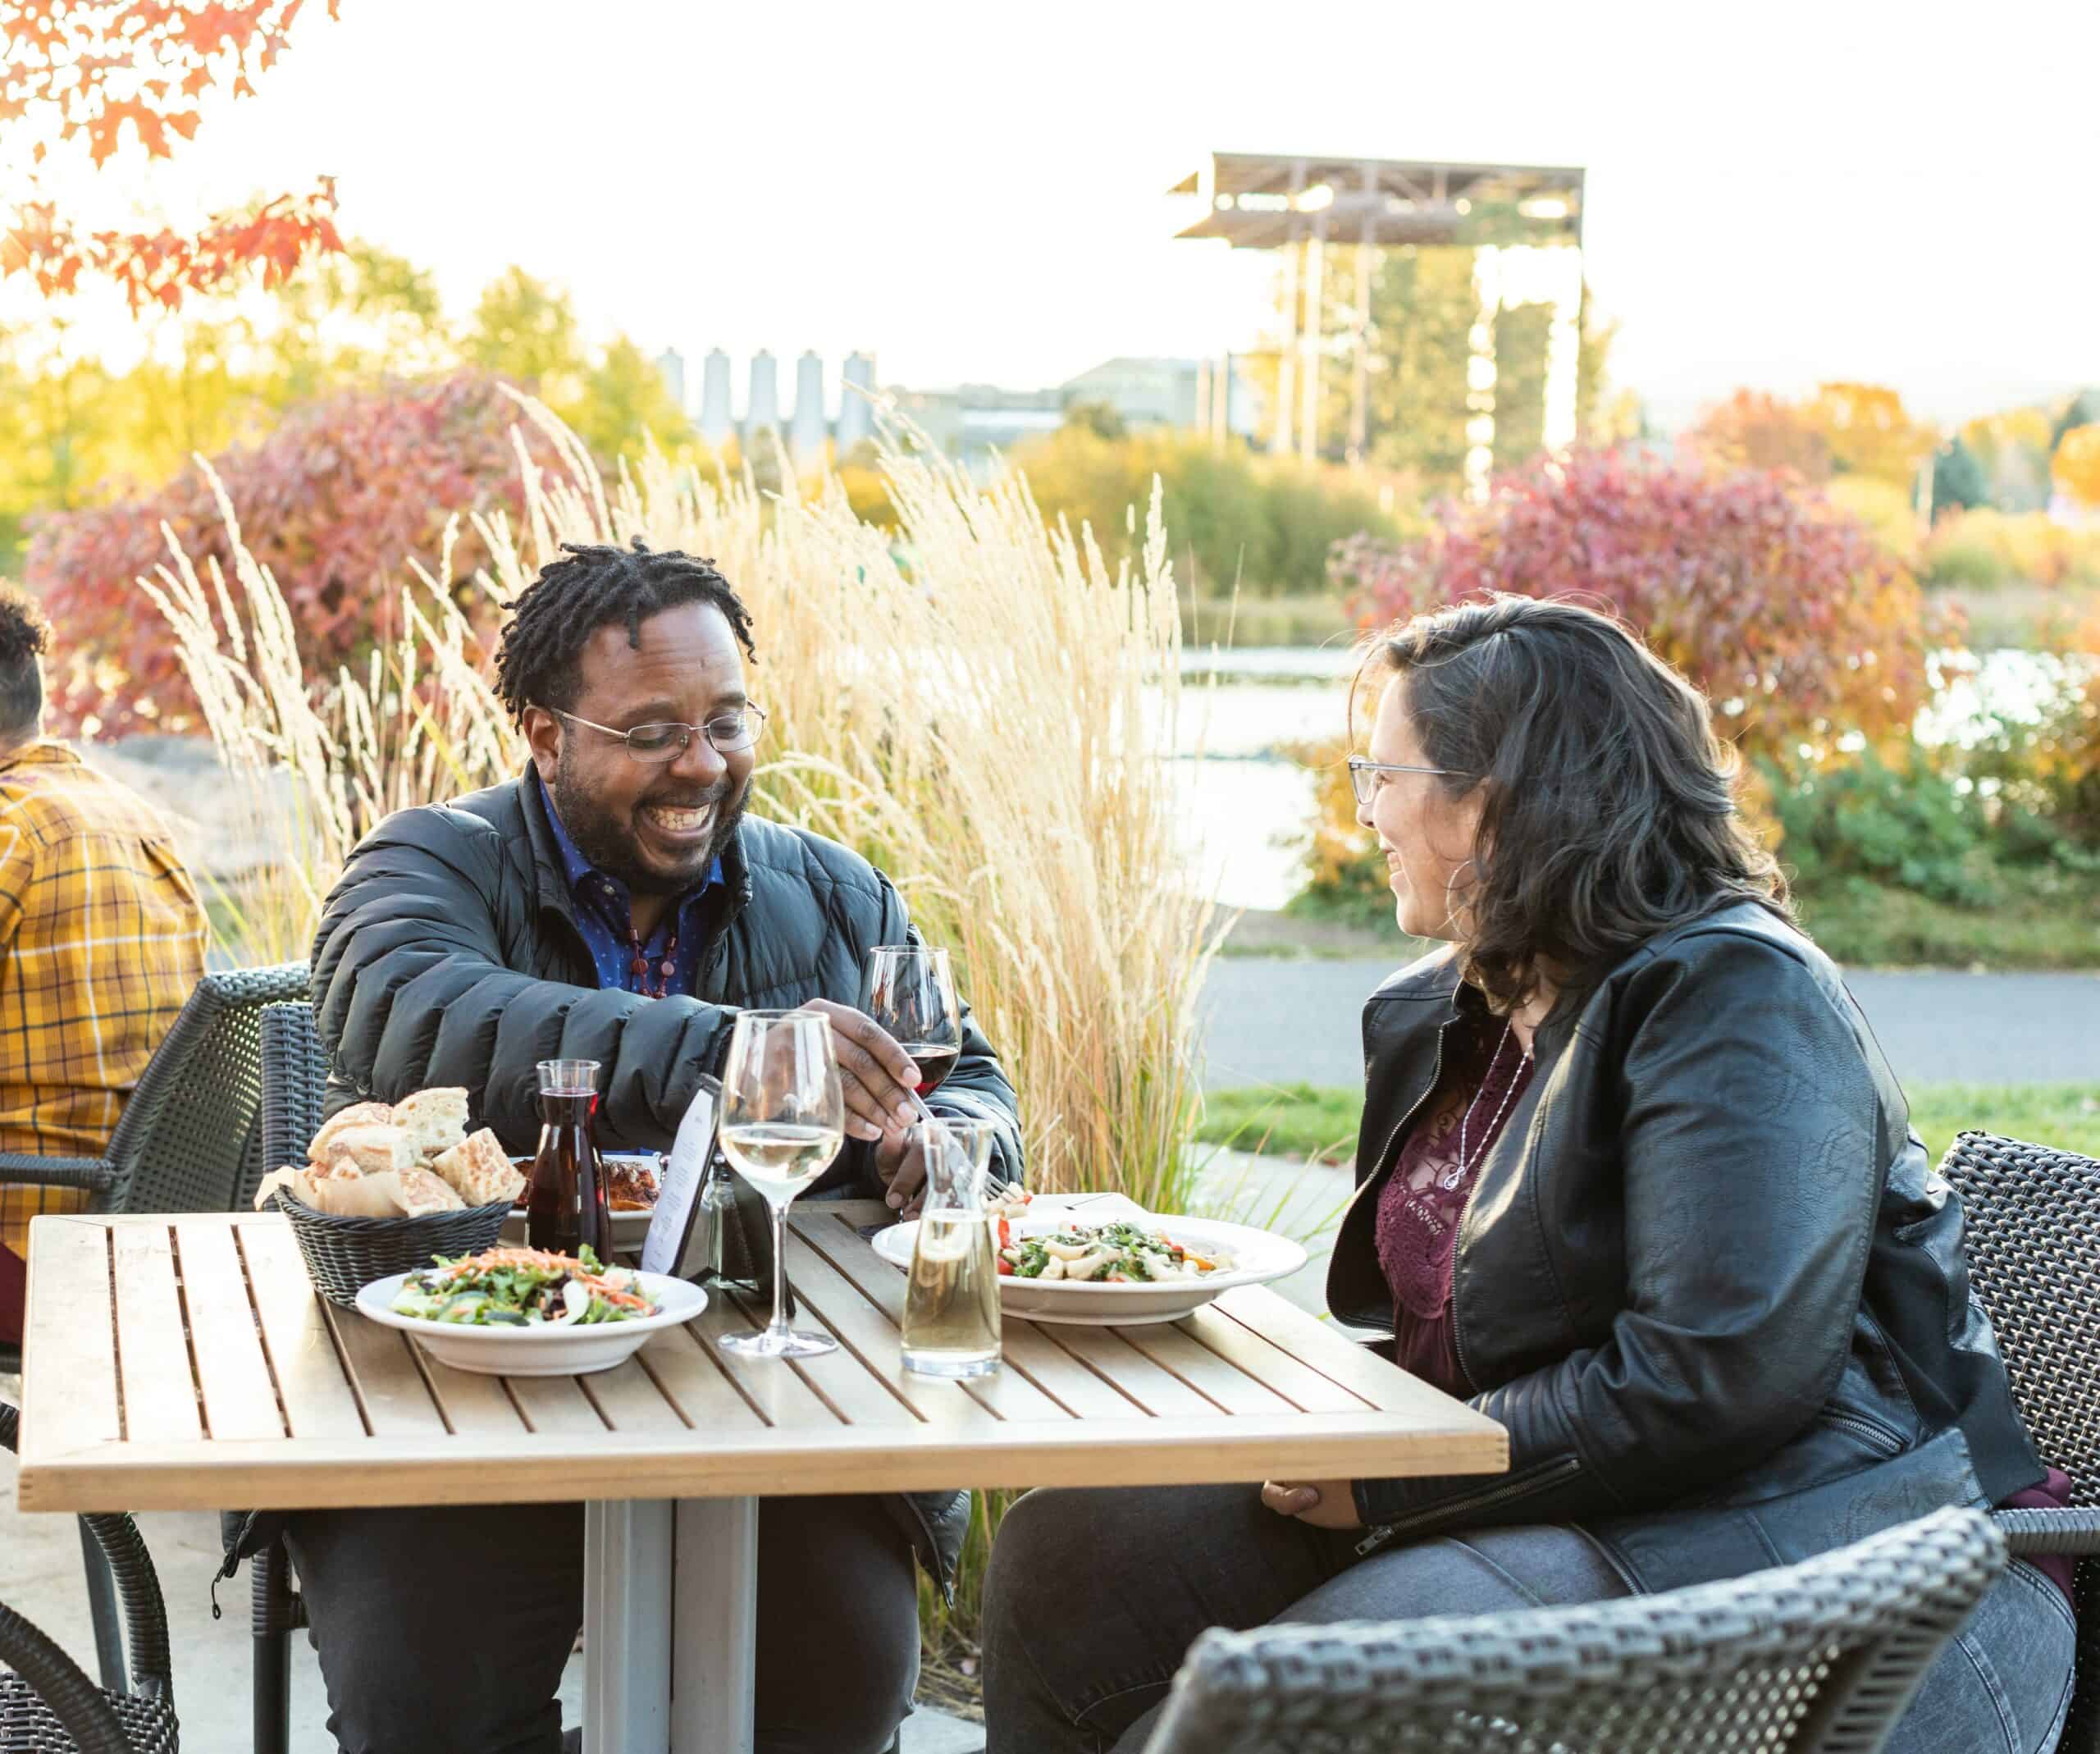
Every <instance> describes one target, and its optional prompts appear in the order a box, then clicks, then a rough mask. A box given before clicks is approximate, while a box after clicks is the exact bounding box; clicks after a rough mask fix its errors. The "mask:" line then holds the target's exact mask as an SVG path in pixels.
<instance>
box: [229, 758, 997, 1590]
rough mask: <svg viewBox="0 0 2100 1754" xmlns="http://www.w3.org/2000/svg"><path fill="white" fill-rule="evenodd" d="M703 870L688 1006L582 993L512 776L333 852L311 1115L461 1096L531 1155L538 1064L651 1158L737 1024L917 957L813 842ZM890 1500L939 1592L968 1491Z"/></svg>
mask: <svg viewBox="0 0 2100 1754" xmlns="http://www.w3.org/2000/svg"><path fill="white" fill-rule="evenodd" d="M722 865H723V875H724V879H725V883H726V885H727V889H728V894H727V898H726V900H725V902H724V907H723V910H722V911H721V912H720V913H719V915H718V916H716V918H715V920H714V930H713V932H712V934H711V935H710V939H709V942H708V946H707V949H706V952H705V955H704V957H703V959H702V962H701V969H700V975H699V982H698V985H699V996H698V997H697V998H685V997H682V996H673V997H671V998H657V999H651V998H641V997H639V996H638V995H637V994H635V993H625V992H621V991H618V990H600V988H599V986H598V982H597V978H596V970H595V967H594V966H593V963H592V962H591V952H590V948H589V947H588V946H587V944H586V943H585V942H584V939H583V935H582V932H581V931H580V930H578V927H577V924H576V912H575V903H574V901H573V898H572V897H571V895H570V893H569V888H568V882H567V880H566V879H565V877H564V873H563V869H562V863H561V856H560V853H559V849H558V848H557V847H556V845H555V840H554V837H553V832H552V829H551V828H550V824H549V823H548V821H547V817H546V807H545V806H544V804H543V803H542V802H541V797H540V788H538V787H537V786H536V785H532V784H530V783H524V782H523V781H518V780H514V781H511V782H509V783H507V784H504V785H500V786H492V787H491V788H489V789H487V790H486V791H484V792H475V793H473V794H472V795H471V796H469V797H463V798H459V799H458V800H456V801H454V802H452V803H450V804H446V805H439V806H427V807H424V808H422V809H417V810H407V811H401V812H399V814H398V815H392V816H390V817H388V818H387V819H386V820H385V821H384V822H382V823H381V824H379V826H378V827H377V828H376V829H373V830H372V833H371V834H368V835H367V836H366V837H365V838H364V839H363V841H362V842H361V843H359V844H358V848H357V850H356V851H355V852H353V853H352V854H351V855H350V858H349V863H348V865H347V866H345V869H344V871H343V876H342V879H341V881H340V882H339V883H338V884H336V888H335V889H334V891H333V892H332V893H331V894H330V896H329V897H328V900H327V903H326V907H325V909H324V911H323V912H322V920H321V925H320V928H319V930H318V932H317V934H316V935H315V939H314V943H313V1009H314V1024H315V1027H316V1029H317V1031H318V1033H319V1035H320V1037H321V1040H322V1045H323V1046H324V1047H325V1048H326V1050H327V1053H328V1070H329V1080H328V1103H327V1106H328V1108H329V1110H330V1112H334V1111H335V1110H336V1109H338V1108H343V1107H344V1106H345V1105H347V1104H348V1103H354V1102H358V1101H360V1100H363V1099H367V1098H372V1097H377V1098H378V1099H381V1100H382V1101H388V1102H392V1101H398V1100H399V1099H400V1098H402V1097H404V1096H406V1095H408V1094H409V1093H410V1092H411V1091H413V1090H418V1089H424V1088H426V1087H429V1086H433V1085H464V1086H465V1087H466V1089H467V1090H468V1093H469V1100H470V1102H471V1103H472V1105H473V1112H474V1117H475V1120H476V1122H477V1125H482V1126H491V1127H493V1128H494V1129H495V1131H496V1132H497V1134H498V1135H500V1137H501V1138H502V1140H503V1142H504V1144H505V1146H507V1147H508V1148H509V1149H511V1150H512V1151H517V1152H523V1151H529V1150H531V1149H532V1147H533V1144H534V1142H535V1141H536V1139H537V1138H538V1135H539V1119H538V1114H537V1107H538V1103H537V1097H536V1089H537V1082H538V1080H537V1075H536V1071H535V1069H534V1068H535V1064H536V1062H538V1061H541V1060H544V1059H557V1058H559V1059H584V1060H596V1061H598V1062H600V1065H601V1067H602V1070H601V1071H600V1079H601V1080H602V1083H601V1088H602V1090H603V1092H604V1101H603V1103H601V1104H600V1108H599V1131H600V1141H599V1142H600V1144H603V1145H606V1146H626V1147H629V1148H634V1147H639V1148H642V1149H652V1150H666V1149H669V1146H670V1144H671V1140H672V1139H673V1136H674V1135H676V1133H677V1131H678V1122H679V1121H681V1120H683V1118H684V1116H685V1112H686V1109H687V1106H688V1105H689V1104H690V1103H692V1097H693V1093H694V1090H695V1089H696V1085H697V1080H698V1079H699V1077H700V1076H701V1074H702V1073H703V1072H710V1071H719V1070H720V1068H721V1061H722V1057H723V1056H724V1054H725V1053H727V1052H728V1041H729V1031H730V1028H731V1026H732V1025H733V1023H734V1022H735V1021H736V1015H737V1010H738V1009H739V1008H742V1007H750V1006H786V1005H796V1004H801V1003H804V1002H805V1001H806V1000H809V999H813V998H828V999H833V1000H836V1001H838V1003H842V1004H847V1005H857V1004H859V1003H861V970H862V967H863V965H864V964H865V961H866V957H867V952H868V951H869V950H870V948H873V947H874V945H877V944H901V943H906V942H911V943H916V942H917V941H918V939H917V934H915V932H914V931H913V930H912V929H911V923H910V921H909V920H908V919H907V918H906V914H905V910H904V904H903V902H902V901H900V900H899V899H898V898H897V891H896V890H895V889H894V888H892V887H891V885H890V882H889V879H888V878H886V877H884V876H883V875H882V873H880V872H879V871H878V870H875V869H874V866H870V864H869V863H868V862H867V861H865V859H863V858H861V856H859V855H858V854H856V853H854V852H850V851H848V850H847V848H846V847H842V846H839V845H838V844H837V843H835V842H833V841H829V840H825V839H824V838H822V837H821V836H819V835H815V834H807V833H805V832H804V831H802V830H801V829H790V828H783V827H782V826H781V825H780V824H778V823H773V822H766V821H763V820H759V819H757V818H753V817H747V818H746V820H745V821H744V823H743V824H742V827H741V828H740V829H738V830H737V835H736V838H735V839H734V840H733V843H731V845H730V847H729V848H728V851H727V852H725V853H724V855H723V860H722ZM962 1024H963V1042H962V1053H961V1055H960V1056H959V1057H957V1059H956V1065H955V1069H954V1071H952V1072H951V1073H950V1074H949V1075H948V1077H947V1080H946V1081H945V1082H944V1083H943V1085H941V1088H940V1089H939V1091H938V1093H937V1094H935V1095H934V1097H933V1098H932V1099H931V1101H930V1106H931V1107H932V1108H934V1109H935V1110H936V1111H938V1112H942V1113H947V1114H958V1115H972V1116H976V1117H979V1118H982V1119H985V1120H989V1121H993V1122H995V1123H997V1124H998V1127H999V1130H1000V1142H999V1144H998V1145H997V1146H996V1147H995V1148H994V1149H995V1162H994V1165H993V1173H994V1175H995V1176H999V1177H1001V1178H1002V1179H1004V1180H1007V1181H1020V1179H1021V1172H1022V1162H1021V1150H1020V1127H1019V1124H1018V1122H1017V1121H1016V1117H1015V1104H1014V1093H1013V1089H1012V1087H1011V1085H1009V1084H1008V1083H1007V1076H1006V1074H1005V1072H1004V1071H1002V1070H1001V1069H1000V1066H999V1062H998V1060H997V1059H996V1058H995V1057H993V1052H992V1048H991V1044H989V1043H988V1042H987V1041H986V1040H985V1039H984V1035H982V1034H981V1033H980V1032H979V1030H978V1029H977V1027H976V1025H975V1024H974V1023H973V1022H971V1021H970V1015H969V1012H968V1008H967V1007H965V1010H964V1013H963V1018H962ZM872 1151H873V1148H872V1147H871V1146H869V1145H865V1144H861V1143H860V1142H858V1141H849V1142H848V1144H847V1148H846V1149H845V1150H843V1151H842V1152H841V1153H839V1158H838V1162H837V1163H836V1164H835V1165H834V1166H833V1168H832V1170H831V1171H830V1172H827V1174H826V1175H825V1176H824V1179H823V1181H820V1182H819V1184H818V1187H819V1190H825V1189H836V1190H838V1191H841V1192H845V1193H860V1194H874V1193H879V1191H880V1188H879V1184H878V1183H877V1182H876V1181H874V1176H873V1172H872ZM893 1504H894V1505H895V1506H896V1508H897V1512H898V1514H899V1519H900V1522H901V1523H902V1526H903V1527H904V1528H905V1531H906V1534H907V1535H909V1536H910V1537H911V1540H912V1542H913V1546H914V1548H915V1551H917V1552H918V1554H919V1556H920V1560H921V1561H922V1562H923V1563H924V1564H925V1566H926V1569H927V1570H928V1571H929V1573H930V1574H932V1575H933V1576H934V1577H936V1578H939V1579H941V1580H942V1581H943V1583H947V1581H948V1580H949V1579H950V1578H952V1575H953V1573H954V1569H955V1565H956V1560H957V1557H958V1555H960V1552H961V1544H962V1538H963V1534H964V1532H965V1529H966V1527H967V1524H968V1520H969V1494H968V1493H966V1492H925V1493H914V1494H911V1495H909V1496H908V1497H901V1498H898V1499H896V1500H893ZM256 1538H257V1537H256V1535H255V1534H254V1533H253V1532H249V1533H247V1534H245V1535H244V1537H243V1538H242V1541H241V1542H240V1546H241V1550H242V1551H252V1550H253V1544H254V1542H255V1540H256Z"/></svg>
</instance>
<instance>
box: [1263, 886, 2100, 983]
mask: <svg viewBox="0 0 2100 1754" xmlns="http://www.w3.org/2000/svg"><path fill="white" fill-rule="evenodd" d="M1794 900H1795V903H1796V906H1797V907H1799V909H1800V911H1801V924H1802V925H1803V926H1805V927H1806V929H1807V930H1808V932H1809V934H1810V936H1811V937H1812V938H1814V939H1815V941H1816V943H1818V944H1819V945H1821V946H1822V948H1823V950H1824V953H1825V954H1826V955H1828V956H1829V957H1833V958H1834V959H1835V960H1836V961H1838V962H1842V963H1845V964H1847V966H1851V967H1854V968H1968V969H2100V876H2093V875H2085V874H2081V873H2078V872H2070V871H2057V870H2034V871H2013V872H2010V873H2007V874H2006V877H2005V888H2004V893H2003V894H2002V895H2001V896H2000V897H1999V898H1997V900H1996V901H1994V902H1993V903H1992V904H1991V905H1990V906H1989V907H1955V906H1953V905H1952V904H1951V903H1949V902H1935V901H1933V900H1930V899H1929V898H1926V897H1924V896H1922V895H1918V894H1915V893H1912V892H1911V891H1910V890H1907V889H1891V888H1876V887H1874V886H1872V885H1869V884H1842V883H1840V884H1831V885H1830V886H1829V887H1828V890H1827V891H1809V892H1806V893H1800V894H1797V895H1796V897H1795V898H1794ZM1276 920H1277V921H1278V923H1277V924H1276V925H1273V926H1271V927H1266V928H1265V930H1263V932H1262V933H1260V934H1249V940H1248V942H1247V943H1245V944H1244V945H1242V946H1239V947H1237V948H1235V945H1234V944H1233V943H1231V942H1230V941H1228V942H1227V944H1226V954H1227V955H1243V956H1244V955H1269V956H1274V955H1277V954H1279V953H1281V952H1282V951H1284V950H1285V949H1287V948H1294V947H1291V946H1290V945H1289V944H1288V943H1287V939H1288V935H1289V928H1290V925H1291V924H1292V923H1293V922H1298V923H1299V924H1300V925H1301V926H1302V928H1303V930H1302V934H1301V935H1303V937H1305V939H1307V940H1308V941H1307V943H1305V944H1304V945H1303V947H1297V948H1298V952H1299V953H1300V954H1312V955H1316V956H1317V955H1322V954H1329V955H1351V954H1356V953H1358V952H1357V950H1356V948H1355V947H1356V945H1357V944H1358V943H1365V944H1368V943H1373V942H1376V943H1382V944H1384V945H1386V946H1393V945H1399V947H1400V949H1401V950H1402V952H1404V950H1405V948H1406V947H1405V945H1404V943H1402V941H1401V940H1400V939H1399V937H1398V934H1395V931H1394V930H1393V904H1392V902H1391V901H1390V899H1389V898H1387V897H1386V896H1384V895H1382V894H1376V895H1367V896H1347V897H1340V898H1330V897H1326V896H1320V895H1314V894H1312V893H1301V894H1299V895H1298V896H1296V897H1294V898H1292V900H1291V901H1290V903H1289V904H1288V905H1287V906H1286V907H1285V909H1284V911H1283V913H1282V915H1281V916H1276ZM1237 935H1238V934H1235V936H1237ZM1401 961H1404V954H1403V955H1397V956H1395V966H1398V964H1399V962H1401Z"/></svg>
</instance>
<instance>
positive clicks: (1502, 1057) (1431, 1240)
mask: <svg viewBox="0 0 2100 1754" xmlns="http://www.w3.org/2000/svg"><path fill="white" fill-rule="evenodd" d="M1446 1046H1447V1050H1448V1055H1449V1057H1447V1059H1446V1061H1445V1067H1444V1075H1443V1076H1442V1077H1441V1078H1440V1080H1438V1082H1437V1085H1436V1089H1434V1090H1433V1091H1431V1093H1430V1095H1429V1097H1428V1099H1427V1103H1425V1105H1424V1109H1423V1114H1422V1119H1421V1121H1419V1122H1418V1124H1417V1126H1415V1128H1414V1131H1413V1132H1411V1133H1410V1134H1409V1135H1408V1139H1407V1142H1406V1143H1405V1144H1404V1145H1402V1146H1401V1147H1400V1155H1399V1161H1398V1162H1395V1164H1394V1166H1393V1172H1392V1174H1391V1175H1390V1176H1388V1177H1387V1178H1386V1185H1385V1186H1384V1187H1383V1188H1381V1190H1379V1194H1378V1219H1377V1226H1376V1236H1377V1242H1378V1263H1379V1265H1380V1266H1381V1267H1382V1268H1384V1269H1385V1272H1386V1284H1387V1285H1389V1286H1391V1287H1392V1292H1393V1362H1394V1363H1396V1364H1398V1365H1399V1367H1400V1368H1402V1369H1403V1370H1408V1371H1412V1372H1413V1373H1414V1374H1415V1375H1416V1376H1418V1377H1421V1378H1422V1380H1423V1381H1424V1382H1432V1383H1434V1384H1436V1386H1437V1387H1438V1388H1440V1389H1441V1390H1443V1391H1444V1392H1445V1394H1447V1395H1457V1396H1458V1397H1459V1399H1461V1400H1463V1399H1464V1398H1465V1396H1467V1395H1469V1394H1471V1393H1472V1384H1471V1383H1470V1382H1468V1381H1467V1380H1466V1373H1465V1367H1464V1366H1463V1365H1462V1364H1461V1363H1459V1346H1458V1341H1457V1338H1456V1336H1455V1334H1454V1329H1453V1326H1452V1322H1451V1256H1452V1254H1453V1251H1454V1249H1456V1247H1457V1246H1458V1241H1459V1219H1460V1218H1461V1217H1463V1216H1464V1213H1465V1209H1466V1202H1467V1201H1468V1200H1469V1199H1472V1191H1473V1183H1474V1182H1475V1181H1477V1179H1478V1177H1479V1174H1480V1162H1481V1158H1484V1157H1486V1155H1487V1150H1488V1147H1489V1146H1490V1145H1491V1144H1494V1143H1495V1140H1496V1139H1497V1138H1498V1137H1500V1135H1501V1132H1502V1129H1503V1128H1504V1126H1506V1125H1507V1124H1508V1121H1509V1112H1510V1111H1511V1110H1512V1109H1513V1108H1515V1107H1516V1106H1517V1103H1518V1099H1520V1098H1521V1097H1522V1096H1523V1094H1524V1087H1525V1085H1527V1084H1529V1083H1530V1082H1531V1077H1532V1062H1531V1057H1530V1056H1529V1055H1527V1053H1524V1051H1523V1048H1521V1047H1519V1046H1518V1041H1517V1038H1516V1036H1515V1035H1514V1034H1513V1033H1509V1032H1508V1031H1506V1030H1504V1028H1503V1027H1502V1026H1500V1025H1491V1026H1490V1028H1489V1029H1488V1030H1486V1031H1482V1032H1476V1031H1473V1030H1464V1029H1454V1030H1452V1031H1451V1033H1450V1035H1449V1036H1448V1037H1446ZM1462 1134H1463V1162H1462V1161H1461V1151H1460V1145H1461V1135H1462Z"/></svg>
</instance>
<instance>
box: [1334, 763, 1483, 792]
mask: <svg viewBox="0 0 2100 1754" xmlns="http://www.w3.org/2000/svg"><path fill="white" fill-rule="evenodd" d="M1380 774H1441V775H1442V776H1443V777H1445V779H1464V778H1465V777H1466V776H1465V775H1464V774H1461V773H1459V771H1458V770H1457V769H1455V768H1449V767H1417V766H1415V765H1413V763H1412V762H1408V761H1365V760H1364V759H1363V756H1350V757H1349V788H1350V789H1351V790H1352V791H1354V792H1355V793H1356V801H1357V802H1358V803H1359V804H1368V803H1369V802H1371V800H1372V797H1373V796H1374V795H1375V794H1376V792H1377V790H1378V787H1379V784H1380V780H1379V775H1380Z"/></svg>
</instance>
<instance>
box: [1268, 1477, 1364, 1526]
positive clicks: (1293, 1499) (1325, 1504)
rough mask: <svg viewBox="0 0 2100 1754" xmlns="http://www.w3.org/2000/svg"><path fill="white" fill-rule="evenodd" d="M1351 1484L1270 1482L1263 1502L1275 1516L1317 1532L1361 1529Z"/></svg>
mask: <svg viewBox="0 0 2100 1754" xmlns="http://www.w3.org/2000/svg"><path fill="white" fill-rule="evenodd" d="M1353 1487H1354V1482H1353V1481H1349V1480H1271V1481H1269V1482H1267V1484H1265V1485H1264V1486H1263V1487H1262V1503H1263V1504H1265V1505H1267V1506H1268V1507H1269V1509H1270V1510H1273V1511H1275V1512H1276V1514H1277V1515H1278V1516H1291V1517H1296V1518H1297V1519H1298V1520H1299V1522H1301V1523H1312V1524H1313V1527H1314V1528H1363V1518H1362V1517H1360V1516H1358V1514H1356V1493H1355V1491H1354V1490H1353Z"/></svg>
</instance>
